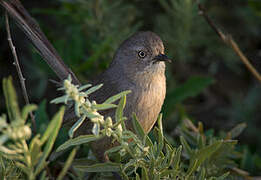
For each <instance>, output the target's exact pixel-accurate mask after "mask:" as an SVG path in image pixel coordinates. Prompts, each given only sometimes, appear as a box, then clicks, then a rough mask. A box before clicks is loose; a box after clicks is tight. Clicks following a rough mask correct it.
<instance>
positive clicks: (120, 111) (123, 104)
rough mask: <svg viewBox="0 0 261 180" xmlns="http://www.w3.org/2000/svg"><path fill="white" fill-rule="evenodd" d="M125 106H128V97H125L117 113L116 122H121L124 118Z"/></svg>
mask: <svg viewBox="0 0 261 180" xmlns="http://www.w3.org/2000/svg"><path fill="white" fill-rule="evenodd" d="M125 105H126V96H123V97H122V98H121V100H120V102H119V104H118V107H117V109H116V112H115V117H116V122H119V121H121V119H122V118H123V109H124V107H125Z"/></svg>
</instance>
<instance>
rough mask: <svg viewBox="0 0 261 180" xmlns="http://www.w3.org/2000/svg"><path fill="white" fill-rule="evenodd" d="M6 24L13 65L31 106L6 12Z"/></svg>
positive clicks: (32, 116)
mask: <svg viewBox="0 0 261 180" xmlns="http://www.w3.org/2000/svg"><path fill="white" fill-rule="evenodd" d="M5 22H6V31H7V40H8V42H9V46H10V48H11V51H12V54H13V57H14V63H13V64H14V65H15V67H16V70H17V73H18V76H19V79H20V84H21V87H22V91H23V96H24V100H25V103H26V104H30V102H29V98H28V94H27V90H26V86H25V78H24V77H23V73H22V70H21V67H20V65H19V61H18V56H17V53H16V49H15V46H14V44H13V42H12V37H11V32H10V26H9V20H8V15H7V12H5ZM30 117H31V120H32V124H33V130H34V132H36V123H35V118H34V115H33V113H32V112H30Z"/></svg>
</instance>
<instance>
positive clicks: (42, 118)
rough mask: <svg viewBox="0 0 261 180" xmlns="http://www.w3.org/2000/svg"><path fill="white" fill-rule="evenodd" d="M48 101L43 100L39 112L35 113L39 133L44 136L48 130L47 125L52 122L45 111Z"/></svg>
mask: <svg viewBox="0 0 261 180" xmlns="http://www.w3.org/2000/svg"><path fill="white" fill-rule="evenodd" d="M45 105H46V100H43V101H42V102H41V103H40V105H39V106H38V109H37V111H36V112H35V121H36V124H37V126H36V128H37V133H40V134H41V135H43V134H44V132H45V131H46V129H47V125H48V124H49V122H50V120H49V117H48V115H47V113H46V110H45Z"/></svg>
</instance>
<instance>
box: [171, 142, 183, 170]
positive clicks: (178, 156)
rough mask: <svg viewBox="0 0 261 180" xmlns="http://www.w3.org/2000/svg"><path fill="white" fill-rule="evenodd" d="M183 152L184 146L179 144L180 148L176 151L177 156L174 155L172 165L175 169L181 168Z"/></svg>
mask: <svg viewBox="0 0 261 180" xmlns="http://www.w3.org/2000/svg"><path fill="white" fill-rule="evenodd" d="M181 153H182V146H179V148H178V149H177V150H176V153H175V156H174V160H173V164H172V167H173V169H175V170H178V169H179V163H180V158H181Z"/></svg>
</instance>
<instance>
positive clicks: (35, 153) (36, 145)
mask: <svg viewBox="0 0 261 180" xmlns="http://www.w3.org/2000/svg"><path fill="white" fill-rule="evenodd" d="M39 137H40V135H39V134H38V135H36V136H34V138H33V139H32V141H31V143H30V145H29V152H30V156H31V159H32V160H31V161H32V162H31V163H32V165H33V166H34V165H36V164H37V163H38V161H39V158H40V157H41V155H42V151H41V142H40V139H39Z"/></svg>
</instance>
